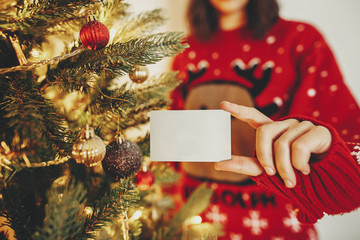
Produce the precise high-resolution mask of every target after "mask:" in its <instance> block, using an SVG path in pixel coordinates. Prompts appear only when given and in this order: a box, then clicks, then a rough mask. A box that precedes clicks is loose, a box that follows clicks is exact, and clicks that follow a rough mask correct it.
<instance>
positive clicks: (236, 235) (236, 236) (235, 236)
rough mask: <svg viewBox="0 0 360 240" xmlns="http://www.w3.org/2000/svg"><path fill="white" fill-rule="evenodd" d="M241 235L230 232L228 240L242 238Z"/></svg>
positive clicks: (239, 239)
mask: <svg viewBox="0 0 360 240" xmlns="http://www.w3.org/2000/svg"><path fill="white" fill-rule="evenodd" d="M242 239H243V235H242V234H237V233H230V240H242Z"/></svg>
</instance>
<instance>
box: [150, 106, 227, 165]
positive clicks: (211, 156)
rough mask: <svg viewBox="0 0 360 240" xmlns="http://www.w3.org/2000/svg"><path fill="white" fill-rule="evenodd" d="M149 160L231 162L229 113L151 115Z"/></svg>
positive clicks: (207, 112)
mask: <svg viewBox="0 0 360 240" xmlns="http://www.w3.org/2000/svg"><path fill="white" fill-rule="evenodd" d="M150 158H151V160H152V161H169V162H172V161H176V162H178V161H184V162H185V161H186V162H199V161H202V162H218V161H222V160H226V159H230V158H231V118H230V113H228V112H225V111H223V110H167V111H151V112H150Z"/></svg>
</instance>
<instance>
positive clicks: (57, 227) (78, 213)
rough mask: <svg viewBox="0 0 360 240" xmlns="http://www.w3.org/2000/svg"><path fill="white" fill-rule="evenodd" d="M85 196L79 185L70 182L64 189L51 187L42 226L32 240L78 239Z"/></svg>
mask: <svg viewBox="0 0 360 240" xmlns="http://www.w3.org/2000/svg"><path fill="white" fill-rule="evenodd" d="M85 196H86V191H85V189H84V187H83V186H82V184H80V183H74V182H71V183H69V185H67V186H65V187H58V186H54V185H53V186H52V187H51V189H50V190H49V192H48V204H47V205H46V207H45V219H44V225H43V227H42V228H41V229H39V231H38V232H36V233H35V234H34V236H33V239H35V240H42V239H44V240H45V239H46V240H47V239H59V240H60V239H79V238H78V237H77V236H78V235H79V234H80V233H81V231H82V228H83V224H84V215H83V212H82V211H83V207H84V202H85Z"/></svg>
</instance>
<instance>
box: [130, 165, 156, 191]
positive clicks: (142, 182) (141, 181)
mask: <svg viewBox="0 0 360 240" xmlns="http://www.w3.org/2000/svg"><path fill="white" fill-rule="evenodd" d="M154 182H155V175H154V173H152V172H150V171H146V172H144V171H143V170H140V171H138V173H137V174H136V177H135V183H136V185H137V186H138V188H139V190H141V191H146V190H148V189H149V188H150V187H151V186H152V185H153V184H154Z"/></svg>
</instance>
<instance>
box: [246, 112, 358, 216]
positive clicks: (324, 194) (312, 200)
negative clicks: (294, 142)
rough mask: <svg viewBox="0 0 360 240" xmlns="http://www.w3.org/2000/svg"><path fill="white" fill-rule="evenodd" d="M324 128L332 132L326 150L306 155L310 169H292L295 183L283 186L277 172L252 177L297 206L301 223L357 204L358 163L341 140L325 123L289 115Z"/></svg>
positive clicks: (348, 210) (346, 210) (343, 211)
mask: <svg viewBox="0 0 360 240" xmlns="http://www.w3.org/2000/svg"><path fill="white" fill-rule="evenodd" d="M287 118H296V119H298V120H300V121H304V120H307V121H311V122H313V123H314V124H315V125H322V126H324V127H326V128H328V129H329V130H330V132H331V135H332V145H331V148H330V150H329V152H328V153H327V154H326V155H325V156H324V158H323V159H322V160H320V161H318V160H316V161H315V160H314V158H312V159H310V162H309V163H310V168H311V172H310V174H309V175H304V174H302V173H301V172H299V171H297V170H295V175H296V182H297V184H296V186H295V187H294V188H287V187H286V186H285V184H284V183H283V181H282V179H281V178H280V176H279V175H278V174H276V175H274V176H269V175H267V174H265V173H264V174H262V175H260V176H258V177H253V180H254V181H255V182H257V183H258V184H259V185H262V186H264V187H266V188H267V189H269V190H272V191H275V192H278V193H280V194H281V195H283V196H285V197H286V198H288V199H290V200H291V201H292V202H293V203H294V205H295V207H297V208H298V209H299V211H298V214H297V217H298V219H299V221H300V222H303V223H315V222H317V220H319V219H320V218H322V217H323V216H324V213H326V214H329V215H334V214H340V213H346V212H350V211H352V210H354V209H356V208H358V207H359V206H360V167H359V165H358V164H357V162H356V160H354V159H353V157H352V155H351V152H350V151H349V149H348V147H347V145H346V144H345V142H344V141H343V140H342V139H341V137H340V136H339V134H338V133H337V132H336V130H335V129H334V128H333V127H331V126H330V125H328V124H325V123H322V122H320V121H318V120H316V119H313V118H310V117H303V116H291V117H287Z"/></svg>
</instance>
